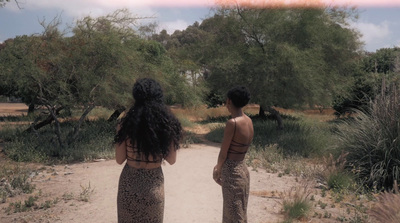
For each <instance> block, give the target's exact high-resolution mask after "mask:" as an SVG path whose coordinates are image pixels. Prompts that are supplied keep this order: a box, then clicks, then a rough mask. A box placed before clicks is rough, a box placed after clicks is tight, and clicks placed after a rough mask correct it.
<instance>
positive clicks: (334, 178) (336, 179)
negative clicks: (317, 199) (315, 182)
mask: <svg viewBox="0 0 400 223" xmlns="http://www.w3.org/2000/svg"><path fill="white" fill-rule="evenodd" d="M352 182H353V181H352V178H351V176H350V175H349V174H347V173H346V172H335V173H332V174H330V175H329V176H328V179H327V184H328V187H329V189H332V190H333V191H336V192H341V191H343V190H346V189H349V187H350V186H351V185H352Z"/></svg>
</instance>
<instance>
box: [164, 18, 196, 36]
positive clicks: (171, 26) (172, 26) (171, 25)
mask: <svg viewBox="0 0 400 223" xmlns="http://www.w3.org/2000/svg"><path fill="white" fill-rule="evenodd" d="M188 26H189V24H188V23H187V22H186V21H184V20H176V21H171V22H160V24H159V27H160V31H161V30H162V29H165V30H167V32H168V34H172V33H174V32H175V30H184V29H186V28H187V27H188Z"/></svg>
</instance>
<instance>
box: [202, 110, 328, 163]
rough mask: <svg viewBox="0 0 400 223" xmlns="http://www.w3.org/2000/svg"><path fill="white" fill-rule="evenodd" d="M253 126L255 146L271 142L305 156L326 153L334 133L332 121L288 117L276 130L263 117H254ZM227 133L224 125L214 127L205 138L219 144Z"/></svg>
mask: <svg viewBox="0 0 400 223" xmlns="http://www.w3.org/2000/svg"><path fill="white" fill-rule="evenodd" d="M252 119H253V125H254V139H253V145H255V146H256V148H265V147H266V146H269V145H274V144H276V145H278V147H279V148H281V149H282V152H283V154H284V155H285V156H293V155H300V156H303V157H309V156H315V155H316V156H319V155H322V154H323V153H324V152H326V149H327V148H328V145H330V144H331V143H330V142H331V140H332V136H331V132H330V127H329V124H327V123H316V121H315V122H307V121H304V120H300V119H295V118H286V119H285V121H284V125H285V127H284V129H283V130H277V129H276V123H275V122H274V121H272V120H263V119H259V118H256V117H252ZM223 133H224V125H223V124H221V125H218V126H216V127H215V128H214V129H211V131H210V133H208V134H207V135H206V138H207V139H208V140H210V141H212V142H218V143H220V142H221V141H222V137H223Z"/></svg>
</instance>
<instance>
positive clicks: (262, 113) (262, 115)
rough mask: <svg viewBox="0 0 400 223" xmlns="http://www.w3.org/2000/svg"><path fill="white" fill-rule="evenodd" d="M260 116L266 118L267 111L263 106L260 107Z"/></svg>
mask: <svg viewBox="0 0 400 223" xmlns="http://www.w3.org/2000/svg"><path fill="white" fill-rule="evenodd" d="M258 116H260V117H261V118H265V110H264V108H263V106H262V105H260V110H259V111H258Z"/></svg>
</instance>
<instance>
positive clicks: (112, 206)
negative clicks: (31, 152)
mask: <svg viewBox="0 0 400 223" xmlns="http://www.w3.org/2000/svg"><path fill="white" fill-rule="evenodd" d="M218 151H219V148H218V147H217V145H209V144H208V145H207V144H196V145H192V146H190V147H189V148H187V149H181V150H180V151H179V153H178V161H177V162H176V164H175V165H172V166H170V165H167V164H166V165H164V166H163V172H164V176H165V211H164V222H166V223H188V222H193V223H195V222H198V223H213V222H221V218H222V193H221V187H220V186H219V185H217V184H216V183H215V182H214V181H213V179H212V169H213V167H214V165H215V162H216V160H217V156H218ZM122 167H123V165H118V164H117V163H116V162H115V161H113V160H108V161H101V162H92V163H80V164H74V165H68V166H53V167H47V168H46V170H45V168H42V169H43V170H42V171H39V172H38V173H37V174H36V175H35V176H34V177H32V183H34V184H36V189H37V190H39V191H41V194H42V195H41V197H43V199H46V198H47V199H50V198H52V199H54V198H60V201H59V202H58V203H57V204H55V205H54V207H51V208H49V209H47V210H36V211H33V212H23V213H17V214H10V215H7V214H5V213H4V212H1V213H0V216H1V217H0V222H2V223H7V222H71V223H72V222H117V213H116V195H117V186H118V178H119V174H120V172H121V170H122ZM249 170H250V178H251V182H250V184H251V189H250V190H251V195H250V198H249V207H248V220H249V222H250V223H261V222H263V223H265V222H278V221H280V220H282V219H283V216H282V215H281V214H280V210H281V205H280V204H279V200H280V198H279V197H278V193H277V192H283V191H284V190H289V189H290V187H291V185H295V184H296V181H295V178H294V177H285V176H283V177H278V176H277V174H270V173H266V172H265V171H263V170H261V169H258V170H257V171H256V170H252V169H251V168H249ZM89 184H90V188H92V189H93V193H92V194H91V195H90V196H89V201H88V202H84V201H79V199H77V197H79V194H80V193H82V191H83V189H84V188H88V187H89ZM69 194H71V195H72V194H73V196H74V197H75V198H73V199H70V200H69V199H65V198H66V197H68V196H67V195H69ZM266 194H272V196H264V195H266ZM274 194H275V195H274ZM261 195H262V196H261ZM63 197H64V199H63ZM4 206H5V205H3V207H2V206H1V205H0V208H4Z"/></svg>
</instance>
